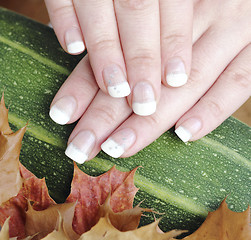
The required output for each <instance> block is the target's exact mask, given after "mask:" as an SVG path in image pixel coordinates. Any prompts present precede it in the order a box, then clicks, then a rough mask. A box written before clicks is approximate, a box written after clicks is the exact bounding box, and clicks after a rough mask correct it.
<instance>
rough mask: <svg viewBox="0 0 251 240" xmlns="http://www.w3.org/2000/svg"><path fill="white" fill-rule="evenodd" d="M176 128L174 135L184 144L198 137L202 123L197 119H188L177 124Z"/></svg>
mask: <svg viewBox="0 0 251 240" xmlns="http://www.w3.org/2000/svg"><path fill="white" fill-rule="evenodd" d="M177 126H178V127H176V129H175V133H176V134H177V136H178V137H179V138H180V139H181V140H182V141H183V142H184V143H186V142H188V141H191V140H193V139H195V136H198V133H199V132H200V131H201V129H202V121H201V119H199V118H196V117H190V118H188V119H186V120H185V121H183V122H182V123H181V124H177Z"/></svg>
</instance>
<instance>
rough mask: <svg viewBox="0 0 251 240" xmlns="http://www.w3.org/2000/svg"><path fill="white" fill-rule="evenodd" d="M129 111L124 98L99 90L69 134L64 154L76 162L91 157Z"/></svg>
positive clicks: (126, 116) (82, 161) (128, 114)
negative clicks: (117, 97)
mask: <svg viewBox="0 0 251 240" xmlns="http://www.w3.org/2000/svg"><path fill="white" fill-rule="evenodd" d="M131 112H132V110H131V109H130V107H129V106H128V104H127V101H126V99H125V98H119V99H114V98H111V97H110V96H108V95H106V94H105V93H103V92H102V91H99V92H98V94H97V95H96V97H95V99H94V100H93V102H92V104H91V105H90V106H89V108H88V109H87V111H86V112H85V114H84V115H83V116H82V118H81V119H80V120H79V122H78V124H77V125H76V127H75V128H74V130H73V132H72V134H71V135H70V137H69V141H68V146H67V149H66V151H65V154H66V155H67V156H68V157H69V158H71V159H72V160H74V161H76V162H78V163H84V162H85V161H86V160H88V159H91V158H93V157H94V156H95V155H96V154H97V153H98V152H99V151H100V145H101V143H102V142H103V141H104V139H105V138H107V136H108V135H109V134H111V132H112V131H114V129H116V128H117V127H118V126H119V125H120V124H121V123H122V122H123V121H124V120H125V119H126V118H128V117H129V116H130V114H131ZM132 140H133V139H132Z"/></svg>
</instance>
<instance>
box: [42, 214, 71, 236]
mask: <svg viewBox="0 0 251 240" xmlns="http://www.w3.org/2000/svg"><path fill="white" fill-rule="evenodd" d="M58 214H59V217H58V222H57V225H58V226H57V227H56V229H55V230H54V231H53V232H51V233H50V234H48V235H47V236H46V237H45V238H43V240H54V239H57V240H58V239H60V240H70V239H72V238H70V237H69V236H68V235H67V233H66V231H65V229H64V221H63V219H62V217H61V214H60V212H59V213H58Z"/></svg>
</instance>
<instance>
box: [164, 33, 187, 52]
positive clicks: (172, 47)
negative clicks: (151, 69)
mask: <svg viewBox="0 0 251 240" xmlns="http://www.w3.org/2000/svg"><path fill="white" fill-rule="evenodd" d="M188 41H189V38H188V37H187V36H186V35H185V34H176V33H173V34H170V35H166V36H162V37H161V45H162V46H165V48H167V49H168V51H169V52H175V53H177V51H181V50H183V48H184V47H183V46H184V44H186V43H187V42H188Z"/></svg>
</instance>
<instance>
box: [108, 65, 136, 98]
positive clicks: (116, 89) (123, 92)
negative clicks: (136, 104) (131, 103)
mask: <svg viewBox="0 0 251 240" xmlns="http://www.w3.org/2000/svg"><path fill="white" fill-rule="evenodd" d="M103 78H104V81H105V84H106V86H107V90H108V93H109V95H110V96H112V97H114V98H122V97H126V96H128V95H129V94H130V93H131V89H130V86H129V84H128V82H127V81H126V77H125V75H124V73H123V71H122V70H121V68H120V67H119V66H117V65H115V64H113V65H110V66H107V67H105V68H104V70H103Z"/></svg>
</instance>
